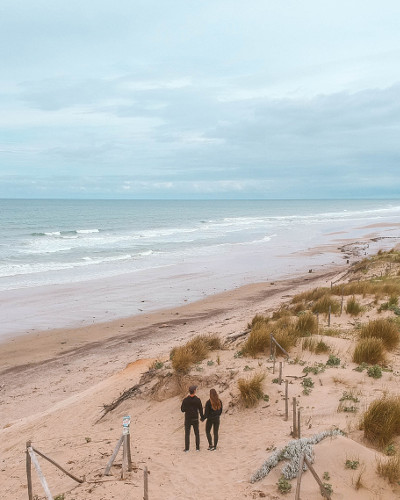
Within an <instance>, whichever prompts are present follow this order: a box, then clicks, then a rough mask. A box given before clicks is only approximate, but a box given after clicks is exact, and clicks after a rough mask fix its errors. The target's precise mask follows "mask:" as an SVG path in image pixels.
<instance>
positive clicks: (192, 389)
mask: <svg viewBox="0 0 400 500" xmlns="http://www.w3.org/2000/svg"><path fill="white" fill-rule="evenodd" d="M196 389H197V385H191V386H190V387H189V394H194V393H195V392H196Z"/></svg>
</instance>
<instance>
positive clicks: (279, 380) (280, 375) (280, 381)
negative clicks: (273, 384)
mask: <svg viewBox="0 0 400 500" xmlns="http://www.w3.org/2000/svg"><path fill="white" fill-rule="evenodd" d="M278 383H279V385H281V383H282V361H279V378H278Z"/></svg>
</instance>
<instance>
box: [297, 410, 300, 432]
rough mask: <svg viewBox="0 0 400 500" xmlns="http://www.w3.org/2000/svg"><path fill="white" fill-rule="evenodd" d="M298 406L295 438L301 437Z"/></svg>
mask: <svg viewBox="0 0 400 500" xmlns="http://www.w3.org/2000/svg"><path fill="white" fill-rule="evenodd" d="M300 413H301V412H300V408H299V409H298V410H297V438H298V439H300V438H301V432H300Z"/></svg>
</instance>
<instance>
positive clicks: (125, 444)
mask: <svg viewBox="0 0 400 500" xmlns="http://www.w3.org/2000/svg"><path fill="white" fill-rule="evenodd" d="M127 441H128V435H127V434H124V435H123V447H122V469H121V479H125V478H126V473H127V471H128V442H127Z"/></svg>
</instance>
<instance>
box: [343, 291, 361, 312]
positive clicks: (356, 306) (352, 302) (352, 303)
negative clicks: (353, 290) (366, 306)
mask: <svg viewBox="0 0 400 500" xmlns="http://www.w3.org/2000/svg"><path fill="white" fill-rule="evenodd" d="M362 310H363V308H362V306H361V304H360V303H359V302H357V301H356V299H355V297H354V295H353V296H352V297H351V298H350V299H348V301H347V304H346V312H347V314H350V316H358V315H359V314H360V313H361V312H362Z"/></svg>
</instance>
